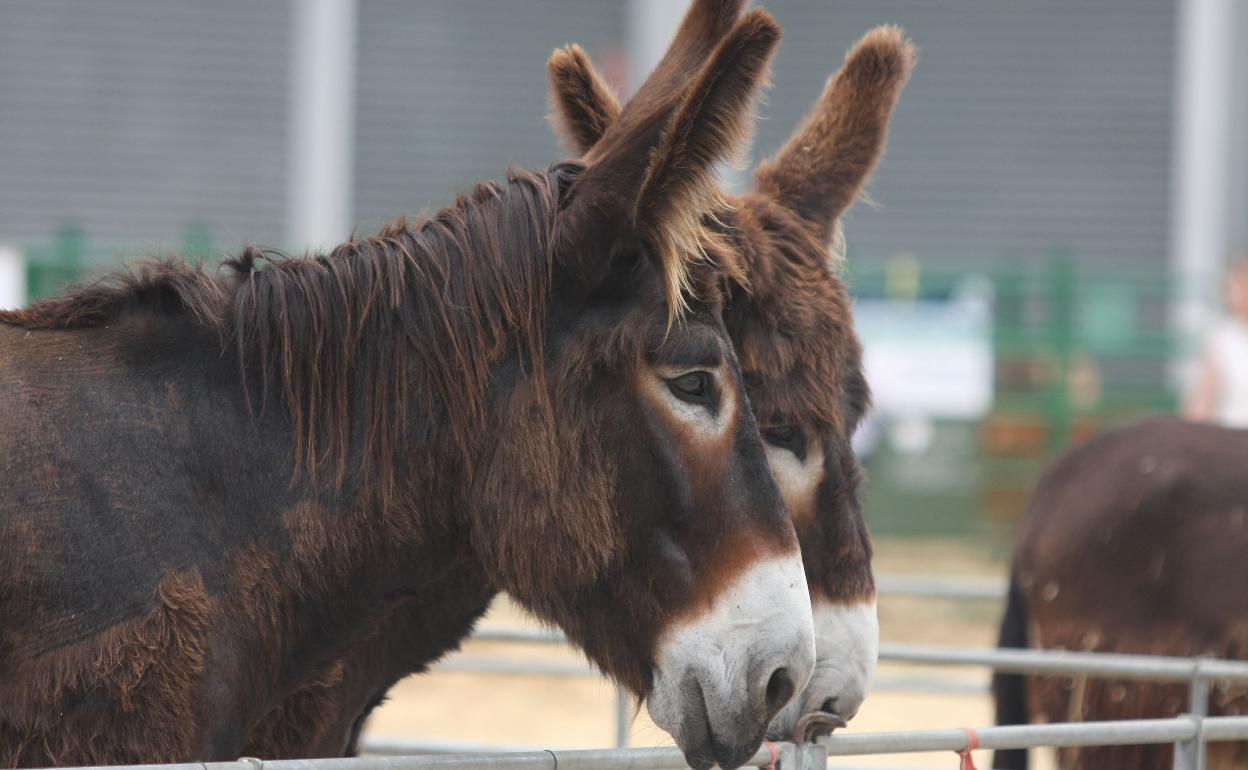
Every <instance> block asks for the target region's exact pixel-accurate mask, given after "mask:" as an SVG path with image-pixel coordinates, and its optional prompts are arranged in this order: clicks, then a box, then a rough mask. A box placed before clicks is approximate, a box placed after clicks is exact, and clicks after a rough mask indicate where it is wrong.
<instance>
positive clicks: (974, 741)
mask: <svg viewBox="0 0 1248 770" xmlns="http://www.w3.org/2000/svg"><path fill="white" fill-rule="evenodd" d="M961 729H962V732H964V733H966V748H964V749H962V750H961V751H959V752H958V770H975V760H974V759H972V758H971V752H972V751H974V750H975V749H977V748H979V734H978V733H976V732H975V730H974V729H972V728H970V727H963V728H961Z"/></svg>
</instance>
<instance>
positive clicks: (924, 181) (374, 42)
mask: <svg viewBox="0 0 1248 770" xmlns="http://www.w3.org/2000/svg"><path fill="white" fill-rule="evenodd" d="M766 5H767V8H768V9H769V10H770V11H771V12H772V13H773V14H774V15H775V16H776V17H777V18H778V19H779V21H780V22H781V23H782V25H783V26H784V32H785V37H784V41H783V43H782V45H781V49H780V53H779V55H778V58H777V62H776V66H775V71H774V77H773V81H774V86H773V87H772V89H771V90H770V92H769V96H768V98H767V102H766V104H764V105H763V106H762V107H761V114H762V116H763V119H762V120H761V122H760V123H759V127H758V132H757V139H756V142H755V147H754V152H753V156H754V157H755V158H756V159H757V158H761V157H764V156H766V155H767V154H769V153H771V152H772V151H774V150H775V149H776V148H777V147H778V146H779V145H780V144H781V143H782V142H783V141H784V140H785V139H786V138H787V136H788V135H789V132H790V131H791V130H792V129H793V128H794V126H795V125H796V124H797V122H798V121H799V120H800V119H801V117H802V116H803V115H804V113H805V112H806V110H807V109H808V108H809V107H810V106H811V104H812V103H813V101H814V99H815V98H816V97H817V96H818V94H819V92H820V89H821V88H822V86H823V83H824V81H825V79H826V77H827V76H828V74H829V73H830V72H832V71H833V70H835V69H836V67H837V66H839V63H840V60H841V57H842V54H843V53H844V51H845V50H846V49H847V48H848V47H849V46H850V45H851V44H852V43H853V41H854V40H855V39H857V38H858V37H859V36H860V35H861V34H863V33H864V32H865V31H866V30H868V29H869V28H870V27H872V26H874V25H877V24H881V23H898V24H901V25H903V26H904V27H905V28H906V29H907V31H908V32H909V33H910V35H911V36H912V37H913V39H914V40H915V41H916V43H917V44H918V46H919V48H920V63H919V67H918V70H917V72H916V74H915V76H914V79H913V81H912V82H911V84H910V86H909V87H908V89H907V91H906V92H905V94H904V95H903V98H902V100H901V105H900V108H899V109H898V112H897V115H896V118H895V120H894V123H893V131H892V139H891V143H890V146H889V149H888V151H887V154H886V156H885V159H884V161H883V163H882V165H881V166H880V168H879V171H878V173H877V174H876V176H875V180H874V183H873V185H872V187H871V199H872V201H873V203H871V204H866V205H859V206H857V207H856V208H855V209H853V210H852V211H851V212H850V214H849V215H848V218H847V220H846V222H845V231H846V235H847V241H848V243H847V253H848V262H847V266H846V277H847V279H848V280H849V282H850V284H851V287H852V288H853V291H854V293H855V294H856V296H857V297H858V302H859V323H860V326H861V329H862V333H863V335H864V338H865V340H866V344H867V348H868V351H869V367H870V368H871V376H872V380H873V386H874V388H875V390H876V392H877V404H878V407H879V409H878V412H877V417H878V420H877V421H876V422H875V423H873V424H872V426H871V429H870V431H869V432H868V434H866V435H864V437H863V441H862V442H861V443H862V449H863V452H864V455H866V456H867V457H868V462H869V463H870V466H871V470H872V473H873V484H872V485H871V495H872V498H873V499H872V501H871V503H872V504H871V507H870V511H871V515H872V517H873V526H874V527H875V528H876V530H877V532H883V533H887V532H895V533H928V532H940V533H957V532H966V531H992V530H993V529H994V526H995V523H996V522H1008V521H1009V520H1010V519H1011V518H1012V517H1013V516H1014V515H1015V514H1016V513H1017V506H1018V505H1019V503H1020V499H1021V493H1022V490H1023V489H1024V488H1025V480H1026V479H1027V478H1029V477H1030V475H1031V473H1032V472H1034V469H1035V467H1036V464H1037V463H1038V462H1040V461H1042V460H1043V459H1044V458H1045V457H1047V456H1051V454H1052V453H1053V452H1055V451H1056V450H1057V449H1059V448H1060V447H1061V446H1063V445H1065V444H1066V443H1068V442H1069V441H1071V440H1075V439H1077V438H1078V437H1079V436H1080V435H1083V434H1086V433H1087V432H1088V431H1091V430H1094V429H1096V428H1098V427H1100V426H1103V425H1105V424H1109V423H1112V422H1114V421H1116V420H1119V419H1124V418H1126V417H1129V416H1132V415H1136V414H1140V413H1147V412H1157V411H1169V410H1172V409H1173V408H1174V407H1175V404H1176V401H1177V399H1178V396H1179V390H1180V386H1181V382H1182V377H1181V374H1182V366H1181V365H1182V363H1183V362H1184V361H1185V360H1187V359H1189V358H1190V357H1191V354H1192V351H1193V349H1194V340H1195V339H1196V335H1197V334H1198V333H1199V332H1200V330H1201V329H1202V328H1203V327H1204V325H1205V324H1206V323H1207V322H1208V320H1209V319H1210V318H1211V317H1213V316H1214V315H1216V313H1217V309H1218V304H1217V300H1218V296H1219V290H1218V285H1219V280H1220V275H1221V267H1222V265H1223V263H1224V262H1225V261H1226V260H1227V259H1228V257H1230V256H1231V255H1232V254H1233V253H1234V252H1235V251H1236V250H1237V249H1239V250H1245V249H1248V217H1246V216H1244V213H1245V211H1248V51H1245V47H1244V46H1241V45H1236V44H1235V43H1236V42H1237V41H1240V40H1243V39H1248V4H1245V3H1240V2H1237V1H1236V0H1101V2H1096V3H1087V2H1082V1H1081V0H1046V1H1045V2H1023V1H1022V0H1007V1H1004V2H1003V1H1002V0H945V1H942V2H923V3H915V2H908V1H906V0H836V1H835V2H833V1H831V0H771V2H768V3H767V4H766ZM682 9H683V3H679V2H668V1H667V0H525V1H524V2H497V1H492V0H438V1H434V0H427V1H423V2H414V1H409V0H263V1H262V2H257V1H256V0H214V1H213V2H201V1H200V0H101V1H97V2H86V1H85V0H3V2H0V305H3V304H10V305H11V304H17V303H20V302H23V301H26V300H27V299H28V298H31V297H35V296H41V295H46V294H48V293H52V292H55V291H58V290H59V289H60V287H61V286H63V284H64V283H65V282H66V281H67V280H75V279H81V278H83V277H84V276H89V275H90V273H91V272H92V271H94V270H97V269H99V268H100V266H102V265H106V264H111V263H112V262H113V261H114V260H116V259H117V258H119V257H122V256H145V255H153V254H161V253H168V252H172V251H180V252H183V253H186V254H189V255H191V256H193V257H206V258H212V257H213V256H215V255H219V254H220V253H221V252H229V251H234V250H237V249H238V248H239V247H240V246H241V245H242V244H244V243H255V244H262V245H272V246H277V247H280V248H284V249H287V250H292V251H302V250H304V249H307V248H309V247H316V246H320V245H327V244H331V243H334V242H337V241H339V240H342V239H344V238H346V237H347V236H348V234H349V233H350V232H351V231H352V230H353V229H355V230H357V231H362V232H365V231H370V230H373V229H375V228H376V227H378V226H379V225H380V224H381V223H382V222H384V221H386V220H387V219H389V218H392V217H394V216H397V215H399V214H403V213H408V214H415V213H419V212H421V211H425V210H434V209H436V208H438V207H440V206H442V205H444V204H446V203H448V202H449V201H450V199H451V197H452V195H453V194H454V192H455V191H456V190H459V189H462V188H464V187H465V186H467V185H468V184H470V183H471V182H473V181H474V180H476V179H482V178H492V177H493V178H496V177H499V176H501V175H502V174H503V173H505V170H506V168H507V166H508V164H514V165H518V166H527V167H545V166H546V165H548V164H549V163H551V162H552V161H555V160H557V159H559V158H560V157H561V156H562V153H561V151H560V149H559V147H558V145H557V143H556V141H555V139H554V138H553V135H552V133H551V131H550V129H549V127H548V125H547V123H546V119H545V115H546V102H545V96H546V78H545V61H546V57H547V56H548V55H549V53H550V52H551V50H552V49H554V48H555V47H556V46H560V45H563V44H565V43H569V42H579V43H580V44H581V45H583V46H584V47H585V48H586V49H587V50H588V51H589V52H590V54H591V55H592V56H593V57H594V59H595V60H596V61H597V63H598V64H599V66H600V67H602V68H603V69H604V70H605V71H606V73H607V74H608V77H609V78H610V79H611V80H612V82H613V83H615V84H616V85H617V87H618V89H619V90H620V91H621V93H622V94H624V95H627V93H628V92H629V90H630V89H631V88H632V87H634V86H635V85H636V83H637V82H639V80H640V79H641V77H643V76H644V74H645V73H646V72H647V70H648V68H649V66H651V65H652V63H653V62H654V61H655V60H656V58H657V56H658V55H659V54H660V53H661V52H662V50H663V48H664V47H665V46H666V43H667V40H668V37H669V35H670V33H671V30H672V28H673V27H674V25H675V23H676V21H677V20H678V19H679V16H680V13H681V12H682ZM728 182H729V183H730V184H734V185H738V186H741V185H745V184H748V176H745V175H735V176H730V178H729V179H728ZM916 511H921V512H922V515H921V516H920V515H918V514H917V513H916Z"/></svg>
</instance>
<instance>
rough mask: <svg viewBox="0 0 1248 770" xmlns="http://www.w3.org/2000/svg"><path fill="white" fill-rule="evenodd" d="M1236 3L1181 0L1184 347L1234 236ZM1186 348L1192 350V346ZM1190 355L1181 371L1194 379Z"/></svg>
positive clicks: (1176, 242)
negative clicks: (1231, 200) (1232, 162)
mask: <svg viewBox="0 0 1248 770" xmlns="http://www.w3.org/2000/svg"><path fill="white" fill-rule="evenodd" d="M1234 5H1235V2H1234V0H1180V1H1179V3H1178V4H1177V8H1178V17H1179V18H1178V20H1177V21H1178V30H1179V34H1178V41H1177V42H1178V44H1177V46H1176V55H1177V61H1176V63H1175V64H1176V77H1175V84H1176V91H1175V95H1174V116H1175V117H1174V137H1175V139H1174V150H1173V155H1172V157H1173V171H1172V184H1171V204H1170V211H1171V224H1170V269H1171V275H1172V277H1173V283H1174V287H1175V294H1176V297H1175V300H1174V302H1173V303H1172V305H1171V324H1172V327H1173V329H1174V331H1175V335H1176V337H1177V338H1178V339H1179V340H1181V341H1187V340H1191V339H1193V338H1194V337H1195V335H1197V334H1199V333H1200V332H1201V331H1202V328H1203V327H1204V326H1205V325H1206V324H1207V321H1208V316H1209V311H1210V306H1211V304H1212V302H1213V301H1216V299H1217V293H1216V291H1215V289H1216V286H1217V281H1218V279H1219V277H1220V276H1219V272H1220V268H1221V265H1222V261H1223V260H1224V259H1225V258H1226V252H1227V250H1228V247H1229V244H1228V238H1229V233H1230V229H1229V222H1230V215H1231V212H1230V210H1229V196H1230V184H1231V182H1230V169H1229V165H1228V163H1227V158H1228V157H1230V156H1231V149H1232V135H1231V117H1232V115H1231V105H1232V104H1233V103H1234V99H1235V93H1234V91H1235V89H1234V85H1233V82H1232V80H1233V77H1234V66H1233V63H1234V58H1233V57H1234V47H1235V46H1234V40H1235V38H1234V23H1233V21H1234V19H1233V17H1234V13H1233V10H1234ZM1185 347H1186V346H1185ZM1192 352H1193V351H1191V350H1190V349H1189V350H1187V351H1186V352H1185V353H1182V354H1181V355H1180V359H1179V360H1178V361H1176V362H1175V363H1176V364H1178V366H1176V369H1175V372H1176V374H1179V375H1180V380H1181V381H1186V379H1187V378H1188V370H1189V369H1190V363H1191V361H1192V360H1193V357H1192V356H1191V353H1192Z"/></svg>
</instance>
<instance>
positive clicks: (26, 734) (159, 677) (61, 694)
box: [0, 571, 209, 767]
mask: <svg viewBox="0 0 1248 770" xmlns="http://www.w3.org/2000/svg"><path fill="white" fill-rule="evenodd" d="M153 603H154V604H155V608H154V609H153V610H151V611H150V612H149V613H147V614H145V615H144V616H141V617H138V618H134V619H132V620H128V621H125V622H123V623H121V624H118V625H117V626H115V627H113V628H112V629H110V630H109V631H108V632H107V633H105V634H102V635H99V636H97V637H94V638H91V639H89V640H84V641H81V642H75V643H73V644H70V645H67V646H65V647H62V648H61V649H60V650H59V651H58V654H57V655H56V656H55V657H49V658H41V659H35V660H33V661H31V662H30V663H28V664H27V666H26V667H24V668H18V669H17V670H10V671H6V672H5V677H4V678H3V680H0V701H3V702H4V704H5V717H4V719H0V766H4V767H22V766H30V765H37V764H42V763H46V762H56V761H64V759H63V758H69V757H72V758H74V761H75V762H76V763H77V764H118V763H136V762H140V761H142V760H143V759H144V758H146V757H150V756H169V757H174V756H182V755H185V753H186V752H187V751H188V750H189V749H190V746H189V745H188V734H187V732H186V730H185V729H184V725H185V724H187V723H189V722H192V721H193V720H194V719H195V710H194V704H193V702H192V692H193V685H194V683H195V681H196V680H197V679H198V678H199V677H200V675H201V674H202V673H203V670H204V658H205V651H204V644H205V637H206V633H207V623H208V618H209V602H208V599H207V596H206V593H205V590H204V586H203V581H202V580H201V579H200V578H199V576H198V575H195V574H178V573H174V572H172V571H166V573H165V576H164V578H163V579H162V580H161V582H160V584H159V586H158V587H157V590H156V595H155V596H154V597H153ZM15 643H16V644H17V645H20V644H22V642H21V640H20V638H19V639H17V640H15ZM84 699H98V700H103V701H107V700H114V701H116V702H117V704H118V707H119V708H118V710H117V712H116V721H115V722H114V723H113V724H111V725H110V726H109V727H108V728H107V729H104V727H103V726H102V725H99V724H97V723H95V722H94V721H93V720H91V719H90V717H89V715H88V714H84V713H83V712H82V711H81V710H79V709H75V708H72V707H73V706H75V705H76V703H78V702H80V701H82V700H84Z"/></svg>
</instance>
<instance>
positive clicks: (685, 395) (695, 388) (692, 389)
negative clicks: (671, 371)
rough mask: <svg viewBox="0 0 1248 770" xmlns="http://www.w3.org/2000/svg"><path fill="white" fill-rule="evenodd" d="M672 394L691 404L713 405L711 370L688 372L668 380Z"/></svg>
mask: <svg viewBox="0 0 1248 770" xmlns="http://www.w3.org/2000/svg"><path fill="white" fill-rule="evenodd" d="M666 382H667V387H668V389H669V390H671V391H672V395H673V396H676V398H679V399H680V400H681V401H687V402H689V403H691V404H704V405H706V406H712V405H713V404H712V399H713V396H714V392H713V386H714V381H713V380H712V378H711V373H710V372H701V371H698V372H688V373H686V374H682V375H680V376H679V377H672V378H670V379H667V380H666Z"/></svg>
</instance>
